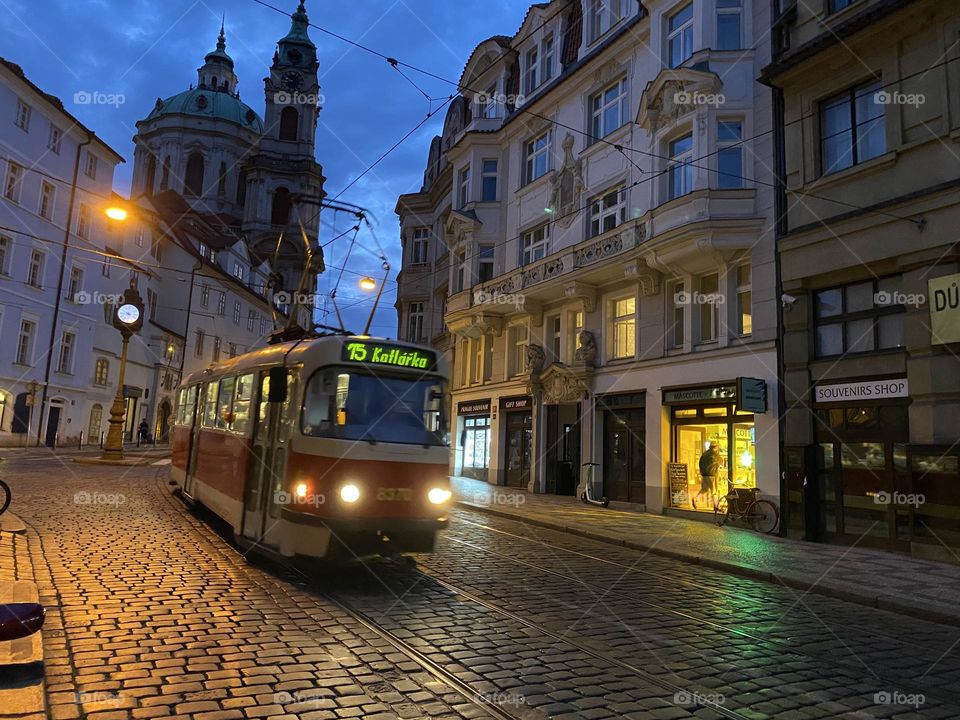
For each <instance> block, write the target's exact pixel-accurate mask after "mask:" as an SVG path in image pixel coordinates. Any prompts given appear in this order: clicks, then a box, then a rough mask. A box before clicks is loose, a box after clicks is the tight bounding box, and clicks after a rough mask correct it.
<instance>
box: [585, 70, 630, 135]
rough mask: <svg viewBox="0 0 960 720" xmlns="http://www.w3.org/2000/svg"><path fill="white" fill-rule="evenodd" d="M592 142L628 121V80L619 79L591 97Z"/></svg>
mask: <svg viewBox="0 0 960 720" xmlns="http://www.w3.org/2000/svg"><path fill="white" fill-rule="evenodd" d="M590 110H591V113H592V125H591V131H592V134H593V137H592V138H591V139H590V140H591V142H596V141H597V140H599V139H600V138H603V137H606V136H607V135H609V134H610V133H612V132H613V131H614V130H617V129H618V128H620V127H622V126H623V124H624V123H625V122H627V112H628V110H627V81H626V78H624V79H623V80H618V81H617V82H615V83H614V84H613V85H611V86H610V87H608V88H606V89H605V90H603V91H601V92H598V93H597V94H596V95H594V96H592V97H591V98H590Z"/></svg>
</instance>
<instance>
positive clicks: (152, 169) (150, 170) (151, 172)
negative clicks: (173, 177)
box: [143, 153, 157, 195]
mask: <svg viewBox="0 0 960 720" xmlns="http://www.w3.org/2000/svg"><path fill="white" fill-rule="evenodd" d="M156 179H157V156H156V155H154V154H152V153H151V155H150V157H149V158H148V159H147V175H146V177H145V178H144V183H143V190H144V192H145V193H146V194H147V195H153V184H154V182H156Z"/></svg>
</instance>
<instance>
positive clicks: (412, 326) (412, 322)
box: [407, 302, 423, 342]
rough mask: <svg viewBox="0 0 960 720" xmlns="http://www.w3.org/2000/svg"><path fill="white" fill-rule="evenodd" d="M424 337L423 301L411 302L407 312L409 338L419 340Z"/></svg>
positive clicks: (414, 340)
mask: <svg viewBox="0 0 960 720" xmlns="http://www.w3.org/2000/svg"><path fill="white" fill-rule="evenodd" d="M422 338H423V303H422V302H415V303H410V309H409V311H408V312H407V340H409V341H410V342H419V341H420V340H421V339H422Z"/></svg>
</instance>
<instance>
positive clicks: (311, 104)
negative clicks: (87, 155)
mask: <svg viewBox="0 0 960 720" xmlns="http://www.w3.org/2000/svg"><path fill="white" fill-rule="evenodd" d="M291 21H292V22H291V26H290V31H289V32H288V33H287V35H286V36H285V37H283V38H282V39H280V40H279V41H278V43H277V47H276V51H275V53H274V56H273V63H272V65H271V66H270V74H269V76H268V77H266V78H264V95H265V101H266V105H265V112H264V115H263V117H261V116H260V115H259V114H257V112H256V111H255V110H254V109H253V108H251V107H250V106H249V105H247V104H246V103H244V102H243V101H242V100H241V99H240V90H239V79H238V78H237V75H236V73H235V72H234V62H233V59H232V58H231V57H230V55H228V54H227V49H226V48H227V42H226V35H225V32H224V27H223V25H221V28H220V36H219V38H218V39H217V45H216V49H215V50H213V51H212V52H210V53H208V54H207V55H206V57H204V62H203V65H202V67H200V68H199V69H198V70H197V83H196V85H191V86H190V87H189V89H187V90H185V91H183V92H180V93H178V94H176V95H173V96H172V97H169V98H167V99H165V100H164V99H161V98H157V101H156V105H155V106H154V108H153V111H152V112H151V113H150V114H149V115H148V116H147V117H146V118H145V119H143V120H141V121H139V122H138V123H137V134H136V135H135V136H134V143H135V145H136V149H135V151H134V171H133V186H132V196H133V197H134V198H137V197H141V196H147V197H162V196H164V195H170V194H171V191H172V192H173V193H176V194H177V195H179V196H180V198H182V200H183V201H184V203H185V206H188V207H189V208H190V211H191V212H192V214H195V215H198V216H201V217H202V219H203V221H204V222H205V223H206V224H208V225H210V226H211V227H215V228H216V229H218V230H219V231H220V232H221V233H225V234H226V235H227V236H229V237H232V238H234V239H236V238H240V239H242V240H243V241H244V242H245V244H246V246H247V253H248V254H249V256H250V258H251V260H252V261H253V262H254V264H257V263H258V262H259V263H265V264H266V265H267V266H269V267H270V268H271V271H272V281H271V285H272V289H273V291H274V292H278V291H287V292H294V291H297V290H298V289H301V288H302V291H303V292H306V293H313V291H314V288H315V287H316V278H317V275H319V273H321V272H322V271H323V260H322V251H321V250H320V248H319V244H318V242H317V237H318V232H319V225H320V205H321V202H322V200H323V197H324V190H323V184H324V177H323V169H322V167H321V166H320V164H319V163H318V162H317V161H316V159H315V155H314V152H315V139H316V138H315V136H316V128H317V120H318V115H319V110H320V108H319V105H318V98H319V97H320V88H319V82H318V79H317V70H318V67H319V63H318V61H317V48H316V46H315V45H314V43H313V42H312V41H311V39H310V37H309V34H308V24H309V23H308V18H307V13H306V9H305V7H304V3H303V2H302V0H301V2H300V3H299V6H298V7H297V9H296V11H295V12H294V13H293V15H291ZM178 203H179V199H178ZM304 233H305V235H306V242H309V244H310V247H311V250H312V252H313V253H314V257H313V263H312V264H311V267H309V268H305V254H306V253H305V247H304V245H305V239H304ZM304 275H305V277H304Z"/></svg>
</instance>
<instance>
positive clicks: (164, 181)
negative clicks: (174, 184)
mask: <svg viewBox="0 0 960 720" xmlns="http://www.w3.org/2000/svg"><path fill="white" fill-rule="evenodd" d="M169 188H170V156H169V155H167V157H166V159H165V160H164V161H163V174H162V175H161V176H160V192H163V191H164V190H168V189H169Z"/></svg>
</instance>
